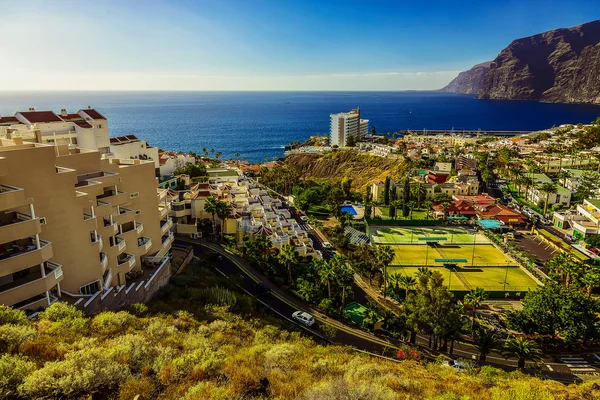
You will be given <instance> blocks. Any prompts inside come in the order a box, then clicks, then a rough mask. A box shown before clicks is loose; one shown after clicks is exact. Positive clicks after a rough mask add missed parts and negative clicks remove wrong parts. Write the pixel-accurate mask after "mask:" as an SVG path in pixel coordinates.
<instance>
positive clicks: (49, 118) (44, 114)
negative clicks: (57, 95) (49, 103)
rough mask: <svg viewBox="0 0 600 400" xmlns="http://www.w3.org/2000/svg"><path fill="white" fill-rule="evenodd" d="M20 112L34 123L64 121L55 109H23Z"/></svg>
mask: <svg viewBox="0 0 600 400" xmlns="http://www.w3.org/2000/svg"><path fill="white" fill-rule="evenodd" d="M18 114H20V115H22V116H23V118H25V119H26V120H27V121H29V122H30V123H32V124H36V123H42V122H64V121H63V120H62V119H60V117H59V116H58V115H56V114H55V113H54V111H23V112H19V113H18Z"/></svg>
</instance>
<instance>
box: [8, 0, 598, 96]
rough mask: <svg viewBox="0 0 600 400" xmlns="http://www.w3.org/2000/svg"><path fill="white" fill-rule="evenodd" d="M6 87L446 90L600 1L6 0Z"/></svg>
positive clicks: (581, 16)
mask: <svg viewBox="0 0 600 400" xmlns="http://www.w3.org/2000/svg"><path fill="white" fill-rule="evenodd" d="M0 9H1V10H2V14H3V15H4V16H9V17H7V18H3V26H2V32H3V40H2V42H3V45H2V52H1V55H0V90H40V89H42V90H53V89H63V90H81V89H87V90H103V89H104V90H318V89H321V90H406V89H436V88H439V87H441V86H443V85H444V84H446V83H447V82H448V81H450V80H451V79H452V78H453V77H454V76H455V75H456V74H457V73H458V71H462V70H465V69H468V68H470V67H471V66H472V65H473V64H476V63H479V62H483V61H487V60H491V59H493V58H494V57H495V56H496V55H497V54H498V52H500V51H501V50H502V49H503V48H504V47H505V46H507V45H508V44H509V43H510V42H511V41H512V40H513V39H516V38H519V37H523V36H528V35H532V34H535V33H539V32H543V31H546V30H549V29H554V28H558V27H570V26H573V25H578V24H581V23H584V22H589V21H592V20H595V19H600V1H595V0H591V1H576V0H570V1H552V0H546V1H537V0H515V1H500V0H484V1H406V2H405V1H377V0H374V1H352V0H346V1H337V0H336V1H326V0H321V1H319V0H315V1H313V0H302V1H301V0H295V1H291V0H270V1H261V0H244V1H233V0H221V1H174V2H166V1H161V0H154V1H147V2H140V1H137V2H134V1H103V2H100V1H93V2H91V1H88V2H81V1H77V2H76V1H50V0H45V1H35V0H28V1H26V2H25V1H24V2H15V1H13V0H0Z"/></svg>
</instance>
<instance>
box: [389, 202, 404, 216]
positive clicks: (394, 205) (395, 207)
mask: <svg viewBox="0 0 600 400" xmlns="http://www.w3.org/2000/svg"><path fill="white" fill-rule="evenodd" d="M401 207H402V202H401V201H400V200H392V201H390V210H392V209H393V212H392V215H390V217H391V218H392V219H396V213H397V212H398V210H399V209H400V208H401Z"/></svg>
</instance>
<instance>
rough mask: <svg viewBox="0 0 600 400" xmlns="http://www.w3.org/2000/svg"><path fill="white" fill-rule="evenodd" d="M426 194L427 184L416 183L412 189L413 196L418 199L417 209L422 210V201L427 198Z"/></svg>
mask: <svg viewBox="0 0 600 400" xmlns="http://www.w3.org/2000/svg"><path fill="white" fill-rule="evenodd" d="M425 194H427V189H426V188H425V184H424V183H423V182H421V181H417V182H415V184H414V185H413V187H412V195H413V197H414V198H415V199H417V208H421V199H423V197H425Z"/></svg>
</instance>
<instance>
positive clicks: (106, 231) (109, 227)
mask: <svg viewBox="0 0 600 400" xmlns="http://www.w3.org/2000/svg"><path fill="white" fill-rule="evenodd" d="M99 231H100V232H101V233H102V235H104V236H106V237H109V236H114V235H115V234H117V233H119V225H118V224H117V222H116V221H110V220H109V219H106V218H104V219H103V220H102V226H101V227H99Z"/></svg>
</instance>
